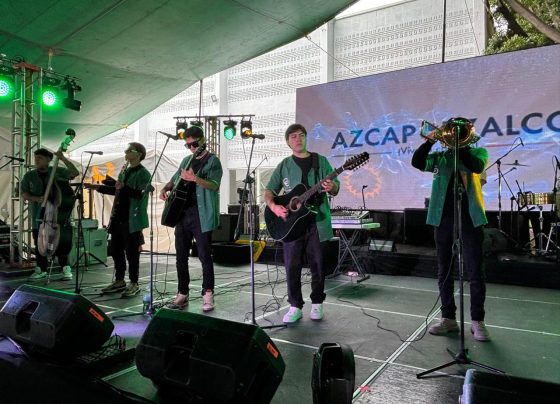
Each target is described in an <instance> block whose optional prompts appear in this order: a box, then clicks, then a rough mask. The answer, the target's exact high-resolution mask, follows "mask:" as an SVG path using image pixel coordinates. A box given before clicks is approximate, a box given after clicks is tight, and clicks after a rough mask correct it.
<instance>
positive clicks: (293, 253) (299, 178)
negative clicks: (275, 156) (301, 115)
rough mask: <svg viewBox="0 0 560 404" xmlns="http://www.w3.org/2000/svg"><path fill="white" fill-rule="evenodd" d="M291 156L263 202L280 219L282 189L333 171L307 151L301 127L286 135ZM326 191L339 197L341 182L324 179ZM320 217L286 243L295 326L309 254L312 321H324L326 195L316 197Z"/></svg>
mask: <svg viewBox="0 0 560 404" xmlns="http://www.w3.org/2000/svg"><path fill="white" fill-rule="evenodd" d="M284 136H285V139H286V143H287V144H288V147H289V148H290V149H291V150H292V155H291V156H290V157H286V158H285V159H284V160H282V161H281V162H280V164H279V165H278V166H277V167H276V169H275V170H274V172H273V173H272V176H271V178H270V181H269V183H268V185H267V186H266V190H265V192H264V199H265V201H266V204H267V206H268V208H269V209H270V210H271V211H272V212H273V213H274V214H275V215H276V216H278V217H279V218H283V219H284V218H286V217H287V215H288V209H287V208H286V207H285V206H282V205H279V204H276V203H275V201H274V197H275V195H278V193H279V192H280V191H281V190H282V189H283V190H284V193H289V192H290V191H291V190H292V189H293V188H294V187H295V186H296V185H298V184H300V183H301V184H304V185H305V186H306V187H310V186H313V185H315V184H317V183H318V182H319V181H321V179H322V178H325V177H326V176H327V175H329V174H330V173H331V172H332V171H333V169H332V166H331V165H330V163H329V161H328V160H327V158H326V157H324V156H321V155H319V154H317V153H310V152H309V151H308V150H307V131H306V130H305V128H304V127H303V126H302V125H300V124H297V123H295V124H292V125H290V126H289V127H288V128H287V129H286V132H285V134H284ZM321 185H322V187H323V191H324V192H328V193H329V194H331V195H336V194H338V191H339V188H340V183H339V181H338V179H335V180H330V179H327V180H324V181H322V183H321ZM310 202H312V203H313V202H314V203H315V204H316V206H317V215H316V216H315V217H314V218H313V219H312V223H311V224H310V225H309V226H307V227H306V229H305V231H304V233H303V234H300V235H298V236H297V238H296V239H294V240H292V241H283V250H284V266H285V268H286V281H287V283H288V302H289V303H290V309H289V310H288V312H287V313H286V314H285V315H284V317H283V321H284V323H287V324H289V323H295V322H296V321H298V320H299V319H301V317H302V312H301V310H302V308H303V304H304V301H303V296H302V293H301V270H302V267H303V255H304V254H307V262H308V263H309V267H310V269H311V296H310V298H311V312H310V314H309V317H310V318H311V320H315V321H319V320H322V319H323V316H324V313H323V301H324V300H325V297H326V295H325V292H324V289H325V268H324V258H323V254H322V252H321V249H322V244H321V243H322V242H324V241H327V240H329V239H331V238H332V236H333V230H332V224H331V211H330V208H329V203H328V200H327V198H325V195H324V193H323V192H322V193H321V194H319V195H317V196H315V197H314V201H310Z"/></svg>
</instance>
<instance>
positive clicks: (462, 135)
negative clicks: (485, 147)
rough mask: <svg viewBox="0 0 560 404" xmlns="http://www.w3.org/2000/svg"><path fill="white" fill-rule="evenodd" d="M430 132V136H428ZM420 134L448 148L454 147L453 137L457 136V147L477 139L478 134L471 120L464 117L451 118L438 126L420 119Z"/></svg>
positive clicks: (478, 137) (464, 145) (467, 144)
mask: <svg viewBox="0 0 560 404" xmlns="http://www.w3.org/2000/svg"><path fill="white" fill-rule="evenodd" d="M430 133H432V136H431V137H430V136H428V135H429V134H430ZM420 136H422V137H423V138H426V139H432V140H433V139H435V140H437V141H438V142H440V143H441V144H442V146H444V147H447V148H449V149H454V148H455V139H456V137H457V136H458V137H459V140H458V146H459V149H461V148H463V147H466V146H469V145H471V144H473V143H476V142H478V141H479V139H480V136H478V135H477V134H476V130H475V128H474V125H473V124H472V122H471V121H469V120H468V119H466V118H451V119H449V120H448V121H447V122H445V123H444V124H443V126H442V127H441V128H440V127H438V126H436V125H434V124H433V123H431V122H428V121H422V125H421V126H420Z"/></svg>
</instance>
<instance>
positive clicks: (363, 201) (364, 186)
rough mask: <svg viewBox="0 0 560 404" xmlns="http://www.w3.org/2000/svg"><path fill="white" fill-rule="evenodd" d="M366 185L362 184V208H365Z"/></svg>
mask: <svg viewBox="0 0 560 404" xmlns="http://www.w3.org/2000/svg"><path fill="white" fill-rule="evenodd" d="M367 187H368V186H367V185H362V204H363V205H362V206H363V207H364V210H366V198H365V197H364V189H366V188H367Z"/></svg>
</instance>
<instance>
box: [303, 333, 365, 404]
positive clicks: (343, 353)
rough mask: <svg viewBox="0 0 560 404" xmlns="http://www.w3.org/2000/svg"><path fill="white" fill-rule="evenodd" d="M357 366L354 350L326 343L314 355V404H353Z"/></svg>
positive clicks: (312, 381) (312, 383) (312, 382)
mask: <svg viewBox="0 0 560 404" xmlns="http://www.w3.org/2000/svg"><path fill="white" fill-rule="evenodd" d="M355 381H356V365H355V362H354V352H352V348H350V346H348V345H345V344H337V343H328V342H327V343H324V344H321V346H320V347H319V350H318V351H317V352H315V354H314V355H313V372H312V379H311V388H312V390H313V404H351V403H352V393H353V392H354V383H355Z"/></svg>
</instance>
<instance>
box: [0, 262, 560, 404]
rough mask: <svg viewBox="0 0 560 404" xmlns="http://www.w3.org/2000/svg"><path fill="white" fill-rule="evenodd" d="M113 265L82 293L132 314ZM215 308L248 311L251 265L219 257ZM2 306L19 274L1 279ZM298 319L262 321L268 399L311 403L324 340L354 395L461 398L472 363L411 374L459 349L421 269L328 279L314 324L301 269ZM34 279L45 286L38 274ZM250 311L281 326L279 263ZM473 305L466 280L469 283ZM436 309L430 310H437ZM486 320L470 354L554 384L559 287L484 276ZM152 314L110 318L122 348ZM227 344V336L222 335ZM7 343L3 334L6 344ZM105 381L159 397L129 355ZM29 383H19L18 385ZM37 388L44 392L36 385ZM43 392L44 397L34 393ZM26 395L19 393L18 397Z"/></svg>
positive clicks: (113, 310) (258, 271)
mask: <svg viewBox="0 0 560 404" xmlns="http://www.w3.org/2000/svg"><path fill="white" fill-rule="evenodd" d="M141 260H142V264H141V279H140V282H141V286H142V288H143V289H144V288H146V286H147V285H148V282H149V279H150V277H149V268H150V264H149V256H147V255H142V258H141ZM155 260H156V263H155V265H154V267H153V269H154V273H155V279H156V282H155V285H154V286H155V288H156V290H157V293H156V304H160V303H163V302H166V301H168V300H170V299H172V298H173V297H174V295H175V292H176V285H177V283H176V273H175V259H174V257H173V256H156V257H155ZM191 263H192V265H191V266H192V268H191V278H192V280H191V301H190V304H189V306H188V309H187V310H188V311H190V312H194V313H202V310H201V303H202V302H201V297H200V294H199V293H198V291H199V290H200V288H201V275H200V274H201V269H200V264H199V261H198V260H197V259H192V260H191ZM108 264H109V268H105V267H103V266H101V265H95V266H90V267H89V269H88V270H87V271H84V272H83V273H81V274H80V280H81V282H80V285H81V293H82V294H83V295H84V296H86V297H87V298H88V299H90V300H91V301H92V302H94V303H95V304H96V305H98V306H99V307H100V308H101V309H102V310H104V311H105V312H106V313H107V314H108V315H109V316H115V315H120V314H126V313H135V312H138V311H141V309H142V293H140V294H139V295H137V296H135V297H133V298H121V297H120V295H119V294H108V295H103V294H101V292H100V289H101V288H102V287H103V286H105V285H107V284H108V283H109V282H110V281H111V279H112V277H113V269H112V267H111V265H112V261H111V259H109V262H108ZM215 273H216V289H215V294H216V299H215V300H216V309H215V310H214V311H213V312H210V313H209V314H206V315H208V316H213V317H218V318H222V319H228V320H233V321H237V322H245V321H248V320H249V321H250V318H251V313H250V310H251V269H250V266H249V265H245V266H237V267H227V266H219V265H217V266H216V268H215ZM0 282H1V286H2V288H1V290H2V292H3V293H2V295H1V296H0V304H3V303H4V301H5V300H6V299H7V298H8V297H9V295H10V293H11V292H12V291H13V290H14V289H15V288H17V287H18V286H19V285H21V284H23V283H25V282H26V279H25V278H24V277H21V276H20V277H10V278H6V277H4V278H1V279H0ZM303 282H304V286H303V289H304V296H305V297H306V305H305V307H304V318H303V319H302V320H300V321H299V322H298V323H297V324H295V325H292V326H289V327H287V328H276V329H267V330H266V333H267V334H268V335H269V336H270V338H271V339H272V340H273V341H274V342H275V344H276V345H277V347H278V349H279V351H280V353H281V355H282V357H283V358H284V361H285V363H286V371H285V374H284V377H283V380H282V382H281V384H280V386H279V387H278V389H277V391H276V394H275V396H274V398H273V400H272V403H277V404H287V403H289V404H291V403H296V402H299V403H311V402H312V389H311V372H312V364H313V363H312V358H313V354H314V353H315V352H316V351H317V349H318V348H319V346H320V345H321V344H322V343H324V342H338V343H344V344H348V345H349V346H350V347H351V348H352V350H353V352H354V356H355V362H356V389H355V394H354V402H355V403H399V404H402V403H432V404H433V403H449V404H451V403H457V399H458V396H459V395H460V394H461V391H462V385H463V378H464V374H465V372H466V370H467V368H468V367H463V366H458V365H454V366H451V367H448V368H445V369H443V370H442V371H441V372H438V373H434V374H432V375H431V377H429V378H425V379H417V378H416V374H417V373H419V372H422V371H424V370H427V369H431V368H433V367H435V366H438V365H441V364H444V363H447V362H449V361H450V359H451V357H450V356H449V354H448V353H447V351H446V348H450V349H452V350H454V351H456V350H457V349H458V348H459V343H460V338H459V334H453V335H450V336H444V337H442V336H440V337H437V336H432V335H430V334H427V333H426V332H425V331H426V325H427V324H430V323H431V322H432V321H433V320H434V319H436V318H439V311H438V310H437V308H438V307H439V304H438V293H437V285H436V281H435V280H434V279H430V278H426V277H419V276H394V275H379V274H373V275H371V277H370V278H369V279H367V280H365V281H364V282H360V283H356V278H355V277H352V278H351V277H348V276H346V275H340V276H338V277H336V278H334V279H329V280H327V282H326V293H327V300H326V301H325V318H324V320H323V321H322V322H313V321H311V320H310V319H309V317H308V314H309V313H308V312H309V309H310V304H309V301H308V299H307V296H308V295H309V292H310V286H309V283H310V276H309V275H308V274H306V275H305V276H304V277H303ZM34 284H35V285H39V286H45V284H46V283H45V282H44V281H40V282H35V283H34ZM46 286H47V287H50V288H54V289H61V290H66V291H70V292H71V291H74V289H75V284H74V281H72V282H68V281H67V282H64V281H56V280H53V281H51V282H50V284H48V285H46ZM255 288H256V293H255V299H256V306H257V309H256V319H257V322H258V323H259V324H260V325H261V326H263V325H270V324H281V322H282V315H283V314H284V312H285V311H286V310H287V308H288V306H289V305H288V304H287V302H286V285H285V274H284V270H283V267H277V266H275V265H263V264H256V265H255ZM465 291H466V292H467V293H466V296H465V303H466V307H468V305H469V294H468V284H467V285H466V287H465ZM434 307H435V308H436V310H435V311H434V310H433V309H434ZM486 312H487V315H486V323H487V326H488V328H489V331H490V333H491V336H492V341H490V342H486V343H481V342H476V341H474V340H473V338H472V337H471V334H470V332H469V330H470V316H469V315H468V309H467V314H466V316H465V327H466V333H465V342H466V347H467V348H468V349H469V353H470V356H471V359H472V360H475V361H477V362H480V363H483V364H485V365H489V366H492V367H495V368H498V369H501V370H503V371H505V372H507V373H508V374H509V375H513V376H519V377H526V378H532V379H539V380H545V381H550V382H555V383H560V354H559V352H560V351H559V347H560V321H558V319H559V317H558V313H560V291H559V290H555V289H546V288H532V287H525V286H516V285H504V284H495V283H489V284H488V290H487V300H486ZM149 321H150V318H149V317H148V316H145V315H138V316H132V317H126V318H120V319H114V320H113V322H114V324H115V333H117V334H119V335H120V336H121V337H124V338H125V339H126V341H127V346H128V347H131V346H135V345H136V344H137V343H138V341H139V339H140V337H141V336H142V334H143V332H144V329H145V328H146V326H147V325H148V323H149ZM224 344H227V341H224ZM10 345H11V344H10V343H9V342H8V341H7V340H5V339H4V340H2V341H1V343H0V347H1V348H2V350H9V349H10V347H9V346H10ZM98 376H99V377H101V378H102V379H103V380H105V381H106V382H108V383H110V384H111V385H113V386H115V387H117V388H118V389H122V390H125V391H129V392H132V393H135V394H137V395H140V396H142V397H145V398H147V399H149V400H152V401H154V402H164V401H165V400H163V399H162V398H161V397H159V396H158V394H157V389H156V388H155V387H154V385H153V384H152V382H151V381H150V380H149V379H146V378H144V377H142V376H141V375H140V374H139V372H138V371H137V369H136V366H135V363H134V361H133V360H129V361H127V362H124V363H120V364H118V365H117V366H112V367H111V369H105V370H102V371H101V372H99V373H98ZM23 386H25V383H22V387H21V388H22V389H23V388H24V387H23ZM38 394H41V393H40V392H39V393H38ZM38 397H40V396H38ZM18 402H22V401H18Z"/></svg>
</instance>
